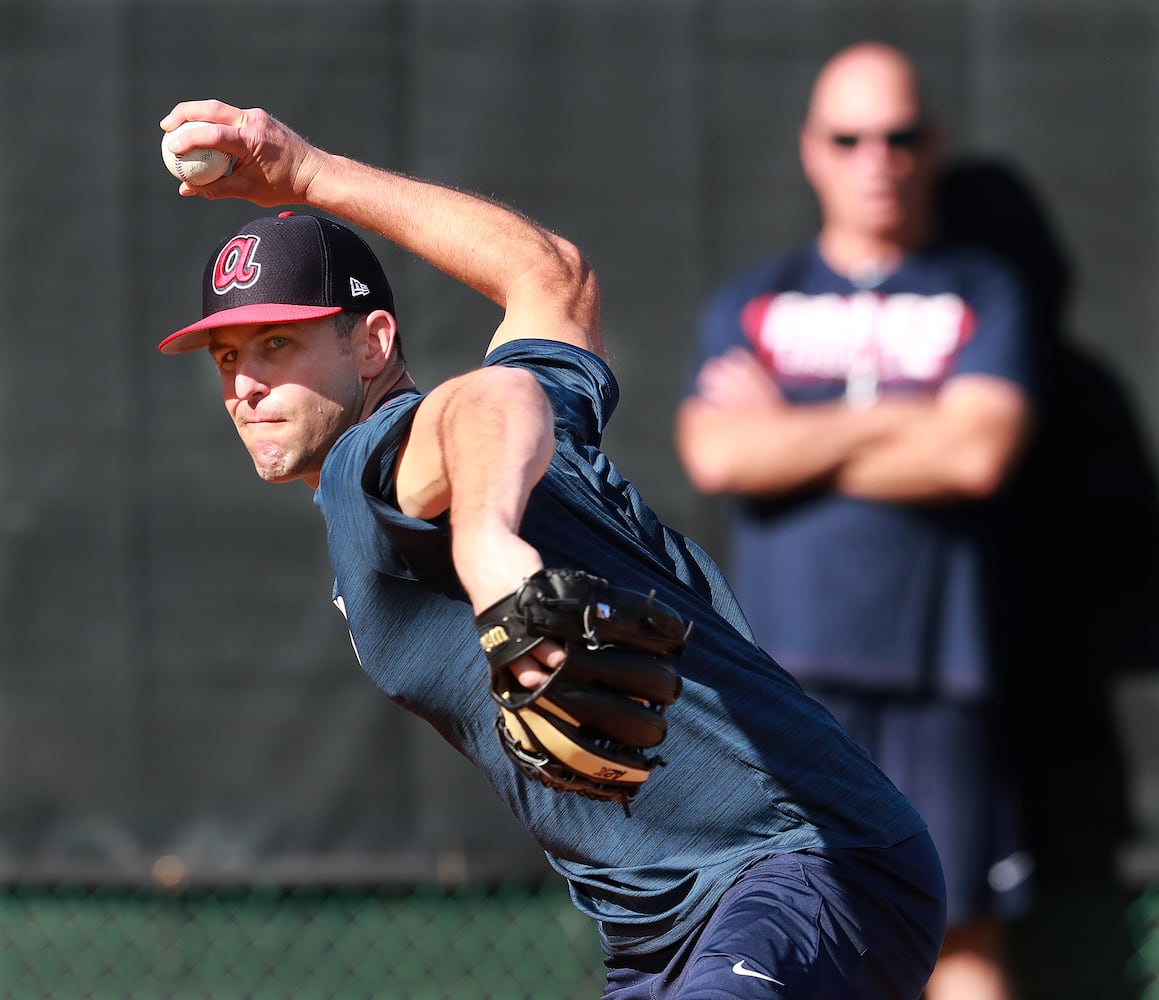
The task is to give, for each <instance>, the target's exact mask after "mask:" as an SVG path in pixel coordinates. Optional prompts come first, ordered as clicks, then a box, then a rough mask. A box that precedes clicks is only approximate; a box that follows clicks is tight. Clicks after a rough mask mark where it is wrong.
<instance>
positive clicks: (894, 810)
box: [315, 340, 924, 953]
mask: <svg viewBox="0 0 1159 1000" xmlns="http://www.w3.org/2000/svg"><path fill="white" fill-rule="evenodd" d="M485 364H488V365H496V364H502V365H511V366H518V367H523V368H526V369H528V370H530V371H532V372H534V373H535V375H536V376H537V378H538V379H539V381H540V382H541V384H542V385H543V387H544V389H545V390H546V392H547V394H548V396H549V398H550V400H551V403H552V406H553V407H554V411H555V427H556V451H555V456H554V458H553V459H552V461H551V465H550V468H549V469H548V471H547V473H546V475H545V476H544V477H543V479H542V480H541V481H540V483H539V484H538V485H537V486H536V487H535V489H534V490H533V492H532V495H531V498H530V502H529V504H528V509H527V513H526V516H525V519H524V523H523V526H522V529H521V533H522V535H523V537H524V538H526V539H527V541H528V542H530V544H532V545H534V546H535V547H536V548H537V549H538V550H539V552H540V553H541V554H542V556H543V559H544V562H545V564H546V565H548V566H561V567H579V568H581V569H585V570H588V571H590V572H593V573H596V574H599V575H600V576H603V577H605V578H607V579H609V580H611V581H613V582H614V583H615V584H616V585H618V586H622V587H631V588H635V589H638V590H649V589H651V588H653V587H654V588H655V589H656V590H657V596H658V598H659V599H660V600H662V601H664V602H665V603H667V604H669V605H671V606H672V607H674V608H675V609H676V610H677V611H679V612H680V613H681V614H682V615H683V616H684V617H685V618H686V619H687V620H690V621H692V622H694V623H695V631H694V633H693V637H692V640H691V642H690V644H689V647H688V651H687V653H686V654H685V655H684V656H683V657H682V658H681V659H680V660H678V661H676V662H677V666H678V667H679V669H680V671H681V673H682V675H683V677H684V693H683V695H682V697H681V698H680V700H679V702H678V703H677V704H676V705H675V706H673V708H671V709H670V710H669V713H668V716H667V718H668V723H669V730H668V738H667V740H666V742H665V743H664V745H663V747H662V752H663V757H664V758H665V760H666V761H667V766H666V767H662V768H658V769H657V770H656V771H654V772H653V774H652V776H651V777H650V778H649V780H648V782H647V783H646V785H645V786H644V788H643V789H642V791H641V792H640V793H639V795H638V796H637V798H636V800H635V801H634V802H633V803H632V807H631V814H630V816H629V815H625V812H624V810H623V808H622V807H621V806H619V805H618V804H616V803H612V802H598V801H593V800H591V799H587V798H583V797H580V796H577V795H569V794H560V793H557V792H553V791H550V790H549V789H547V788H544V787H543V786H541V785H540V784H539V783H538V782H535V781H532V780H529V779H528V778H526V777H525V776H523V775H522V774H520V773H519V772H518V771H517V770H516V769H515V767H514V766H513V765H512V764H511V762H510V761H509V760H508V759H507V757H506V756H505V755H504V753H503V751H502V749H501V747H500V745H499V740H498V737H497V736H496V733H495V726H494V723H495V717H496V709H495V706H494V704H493V703H492V701H491V700H490V696H489V695H488V693H487V677H488V668H487V663H486V660H485V659H484V657H483V655H482V653H481V651H480V648H479V643H478V639H477V635H476V630H475V627H474V619H473V614H472V610H471V607H470V604H469V602H468V601H467V599H466V596H465V594H464V593H463V591H462V589H461V588H460V586H459V584H458V582H457V580H456V578H455V576H454V573H453V571H452V566H451V558H450V548H449V541H448V531H447V524H446V521H445V519H439V520H436V521H434V522H427V521H418V520H414V519H412V518H408V517H405V516H403V515H402V514H401V513H400V512H399V510H398V509H397V507H396V506H395V500H394V495H393V485H392V483H393V474H394V466H395V460H396V456H397V452H398V447H399V443H400V441H401V440H403V438H404V437H405V435H406V433H407V430H408V428H409V426H410V423H411V420H412V419H413V416H414V412H415V409H416V407H417V406H418V404H419V403H420V401H421V399H422V396H421V395H420V394H418V393H417V392H404V393H400V394H397V395H395V396H394V397H392V398H390V399H388V400H387V401H386V403H385V404H384V405H383V406H382V407H381V408H380V409H379V410H378V411H377V412H376V413H375V414H374V415H373V416H372V417H371V418H370V419H368V420H367V421H365V422H364V423H361V424H359V425H357V426H355V427H353V428H351V429H350V430H349V431H347V432H346V433H345V434H344V435H343V436H342V438H341V439H340V440H339V441H338V443H337V444H336V446H335V447H334V448H333V450H332V451H331V453H330V454H329V455H328V456H327V459H326V462H325V464H324V465H323V468H322V476H321V482H320V484H319V488H318V490H317V493H316V497H315V502H316V503H317V505H318V507H319V508H320V509H321V511H322V514H323V516H324V517H325V520H326V527H327V533H328V539H329V548H330V555H331V560H332V562H333V565H334V570H335V573H336V581H335V599H336V601H338V602H339V603H340V606H341V607H343V608H344V612H345V614H346V616H347V620H348V623H349V626H350V631H351V635H352V638H353V640H354V644H355V648H356V649H357V651H358V655H359V659H360V662H361V664H362V667H363V669H364V670H365V671H366V673H367V674H368V675H369V677H370V678H371V679H372V680H373V681H374V683H375V684H377V685H378V686H379V687H380V688H381V689H382V690H383V691H384V692H386V694H387V695H389V696H390V697H391V698H392V699H394V700H395V701H397V702H398V703H400V704H401V705H403V706H404V707H405V708H407V709H408V710H410V711H412V712H414V713H416V714H417V715H419V716H421V717H423V718H424V719H426V720H427V721H429V722H430V723H431V725H433V726H434V727H435V728H436V729H437V730H438V731H439V732H440V733H441V734H442V735H443V736H444V737H445V738H446V739H447V740H448V741H450V743H451V744H452V745H453V746H455V747H456V748H457V749H458V750H459V751H460V752H461V753H463V754H464V755H465V756H466V757H468V758H469V759H470V760H471V761H473V762H474V763H475V764H476V765H477V766H478V767H479V768H480V769H481V770H482V772H483V773H484V774H485V775H486V777H487V779H488V780H489V781H490V783H491V784H492V785H493V786H494V788H495V790H496V792H497V793H498V794H499V796H500V797H501V798H502V799H503V801H504V802H506V803H507V805H508V806H509V807H510V809H511V810H512V812H513V813H514V814H515V815H516V817H518V819H519V820H520V822H522V823H523V825H524V826H525V827H526V828H527V829H528V830H529V831H530V833H531V834H532V836H534V837H535V839H536V840H537V842H538V843H539V844H540V845H541V846H542V847H543V849H544V850H545V851H546V853H547V857H548V860H549V862H550V863H551V864H552V865H553V866H554V867H555V868H556V870H558V871H559V872H560V873H561V874H562V875H564V876H565V877H566V878H567V879H568V881H569V884H570V887H571V893H572V898H573V900H574V902H575V903H576V905H577V907H578V908H579V909H580V910H581V911H582V912H583V913H585V914H587V915H589V916H591V917H592V918H594V919H596V920H599V921H601V927H602V930H603V932H604V935H605V940H606V942H607V943H608V944H609V946H610V947H612V948H613V949H614V950H616V951H620V952H623V953H645V952H649V951H654V950H657V949H660V948H663V947H665V946H667V945H669V944H671V943H673V942H675V941H677V940H679V939H680V938H682V937H683V936H684V935H685V934H687V933H688V932H689V930H691V929H692V927H693V926H694V925H695V924H696V923H697V922H698V921H700V920H701V919H703V918H704V917H705V916H706V915H707V913H708V911H709V910H710V909H711V908H712V906H713V905H714V904H715V903H716V901H717V900H718V899H719V897H720V895H721V893H722V892H723V891H724V890H725V889H726V888H727V887H728V885H729V884H730V883H731V882H732V881H733V880H734V879H735V878H736V877H737V875H738V874H739V873H740V872H741V871H742V870H743V869H744V868H745V867H746V866H748V865H749V864H751V863H752V862H754V861H756V860H757V859H759V858H761V857H764V856H767V855H769V854H771V853H774V852H780V851H791V850H796V849H800V848H807V847H820V846H828V847H837V848H839V847H843V846H887V845H891V844H894V843H897V842H899V841H901V840H904V839H905V838H907V837H909V836H911V835H913V834H914V833H917V832H918V831H920V830H922V829H924V824H923V822H922V820H921V819H920V817H919V816H918V815H917V814H916V813H915V812H914V810H913V808H912V807H911V806H910V805H909V803H908V801H907V800H906V799H905V798H904V797H903V796H902V795H901V794H900V793H899V792H898V791H897V790H896V789H895V788H894V786H893V785H892V784H891V783H890V782H889V781H888V780H887V779H886V778H885V776H884V775H883V774H882V773H881V772H880V771H879V770H878V768H877V767H876V766H875V765H874V764H873V763H872V762H871V761H870V759H869V758H868V756H867V755H866V753H865V752H864V751H863V749H862V748H860V747H859V746H858V745H857V744H855V743H853V742H852V741H851V740H850V739H849V738H848V737H847V736H846V735H845V734H844V732H843V731H842V730H841V729H840V728H839V727H838V726H837V724H836V723H835V722H834V721H833V719H832V718H831V717H830V716H829V714H828V713H827V712H826V711H825V710H824V709H822V708H821V707H820V706H819V705H818V704H817V703H815V702H814V701H812V700H811V699H809V698H808V697H807V696H806V695H805V694H804V693H803V692H802V690H801V689H800V687H799V686H798V685H797V683H796V682H795V681H794V680H793V679H792V678H791V677H789V675H788V674H787V673H785V672H784V671H783V670H782V669H781V668H780V667H778V666H777V664H776V663H774V662H773V661H772V660H771V659H770V658H769V657H768V655H767V654H766V653H764V652H763V651H762V650H761V649H760V648H759V647H758V646H756V645H755V644H754V643H753V642H752V640H751V635H750V633H749V630H748V626H747V625H746V623H745V620H744V618H743V616H742V614H741V612H740V610H739V607H738V605H737V603H736V601H735V599H734V597H733V594H732V592H731V590H730V589H729V587H728V585H727V584H726V582H725V580H724V578H723V577H722V575H721V573H720V571H719V570H718V569H717V567H716V566H715V565H714V564H713V563H712V562H711V560H710V559H709V558H708V557H707V556H706V555H705V553H704V552H703V551H702V550H701V549H699V548H698V547H697V546H696V545H695V544H693V543H692V542H691V541H689V540H688V539H686V538H684V537H682V536H681V535H679V534H677V533H676V532H674V531H671V530H670V529H668V528H666V527H665V526H663V525H662V524H661V523H660V522H659V521H658V520H657V518H656V516H655V514H654V513H653V512H652V511H651V510H650V509H649V508H648V507H647V506H646V505H645V503H644V501H643V500H642V499H641V498H640V496H639V494H638V493H637V491H636V489H635V487H634V486H633V485H632V483H630V482H629V481H628V480H626V479H624V478H623V477H622V476H621V475H620V473H619V472H618V471H617V469H616V468H615V467H614V466H613V464H612V463H611V462H610V461H609V460H608V458H607V457H606V456H604V455H603V454H602V453H601V452H600V451H599V442H600V438H601V435H602V433H603V431H604V428H605V426H606V425H607V422H608V419H609V418H610V417H611V414H612V411H613V409H614V408H615V405H616V402H617V400H618V388H617V385H616V382H615V379H614V376H613V375H612V373H611V371H610V370H609V369H608V367H607V366H606V365H605V364H604V363H603V362H602V361H601V360H600V359H599V358H597V357H596V356H595V355H592V354H590V353H588V352H586V351H583V350H580V349H577V348H573V347H569V346H566V345H561V344H557V343H554V342H551V341H541V340H520V341H515V342H512V343H509V344H506V345H504V346H502V347H500V348H499V349H497V350H496V351H494V352H493V353H492V354H491V355H490V356H489V357H488V358H487V359H486V361H485Z"/></svg>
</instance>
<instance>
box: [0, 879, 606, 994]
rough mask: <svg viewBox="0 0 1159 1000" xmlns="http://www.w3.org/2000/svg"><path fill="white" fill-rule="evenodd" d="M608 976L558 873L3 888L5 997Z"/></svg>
mask: <svg viewBox="0 0 1159 1000" xmlns="http://www.w3.org/2000/svg"><path fill="white" fill-rule="evenodd" d="M603 981H604V975H603V966H602V961H601V957H600V949H599V944H598V941H597V938H596V932H595V927H594V925H593V924H591V922H590V921H588V920H587V919H586V918H584V917H582V916H580V914H579V913H578V912H576V911H575V910H574V909H573V908H572V906H571V903H570V901H569V900H568V897H567V892H566V889H565V888H564V886H563V885H562V884H557V883H554V882H553V883H544V884H542V885H527V884H522V883H510V884H501V885H497V886H493V887H470V888H462V889H452V890H448V889H444V888H438V887H417V888H411V889H407V890H405V891H400V890H394V889H391V890H377V889H368V890H353V889H342V890H320V889H298V890H274V889H269V890H263V889H260V888H254V889H248V890H244V891H241V890H239V891H229V892H222V891H182V892H165V891H162V890H153V889H150V890H130V889H102V888H95V889H78V888H58V889H43V888H13V889H9V890H7V891H5V892H3V893H0V998H3V1000H40V998H46V1000H47V998H51V1000H82V998H84V1000H126V998H132V1000H162V998H163V1000H210V998H212V1000H242V998H245V1000H324V998H325V1000H360V998H375V1000H393V998H400V1000H441V998H450V997H454V998H456V1000H487V998H491V997H495V998H500V997H502V998H504V1000H519V998H532V997H535V998H552V1000H595V998H597V997H599V995H600V993H601V991H602V988H603Z"/></svg>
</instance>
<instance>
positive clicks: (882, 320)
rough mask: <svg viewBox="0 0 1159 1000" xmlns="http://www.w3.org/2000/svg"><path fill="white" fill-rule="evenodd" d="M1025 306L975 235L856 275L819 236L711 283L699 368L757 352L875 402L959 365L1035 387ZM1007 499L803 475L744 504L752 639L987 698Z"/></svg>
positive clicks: (826, 387) (860, 400) (784, 658)
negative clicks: (899, 495)
mask: <svg viewBox="0 0 1159 1000" xmlns="http://www.w3.org/2000/svg"><path fill="white" fill-rule="evenodd" d="M1026 310H1027V304H1026V301H1025V298H1024V294H1023V292H1022V290H1021V286H1020V285H1019V284H1018V282H1017V280H1016V278H1015V277H1014V276H1013V275H1012V273H1011V272H1010V270H1009V269H1008V268H1007V267H1005V265H1003V264H1001V263H999V262H998V261H997V259H996V258H993V257H991V256H989V255H988V254H986V253H985V252H983V251H980V250H974V249H971V248H966V247H962V246H948V245H947V246H934V247H931V248H929V249H927V250H924V251H921V252H917V253H914V254H912V255H910V256H908V257H906V258H905V259H904V261H903V262H902V264H901V265H900V266H899V267H898V268H897V269H896V270H894V271H893V272H891V273H890V274H888V275H886V276H884V277H883V278H882V279H881V280H880V281H878V282H877V283H876V284H870V283H868V282H867V283H865V284H862V285H856V284H854V283H853V282H851V281H850V280H849V279H847V278H844V277H842V276H840V275H838V274H836V273H835V272H834V271H833V270H831V269H830V268H829V266H828V265H827V264H826V263H825V261H824V259H823V258H822V256H821V254H820V253H819V251H818V249H817V246H816V244H815V243H813V244H810V245H808V246H806V247H804V248H802V249H801V250H799V251H798V252H796V253H794V254H792V255H789V256H787V257H779V258H776V259H774V260H770V261H766V262H764V263H763V264H761V265H760V266H758V267H755V268H752V269H750V270H748V271H746V272H745V273H743V274H742V275H740V276H739V277H736V278H734V279H732V280H730V281H728V282H727V283H726V284H724V285H723V286H721V287H720V288H719V289H718V290H717V291H716V292H715V293H714V295H713V296H712V297H711V298H710V300H709V302H708V304H707V305H706V307H705V310H704V313H703V315H702V322H701V337H700V352H699V358H698V364H697V367H698V368H699V365H700V364H701V363H703V362H704V361H705V360H706V359H707V358H709V357H712V356H715V355H719V354H721V353H723V352H725V351H726V350H728V349H729V348H732V347H744V348H747V349H749V350H751V351H753V352H754V354H755V355H756V356H757V357H758V358H759V359H760V361H761V363H762V365H763V366H764V368H765V370H766V371H767V372H768V373H769V375H770V376H771V377H772V378H773V379H774V380H775V382H776V384H777V385H778V387H779V388H780V391H781V393H782V394H783V396H784V397H785V399H786V400H787V401H789V402H791V403H818V402H828V401H833V400H840V399H844V400H846V401H847V402H848V403H849V404H850V405H852V406H863V405H869V404H871V403H872V401H873V400H874V399H876V398H879V397H880V396H882V395H885V394H889V393H903V392H926V393H928V392H932V391H935V390H936V389H937V388H938V387H939V386H941V385H942V384H943V383H944V382H945V381H946V380H948V379H951V378H953V377H954V376H957V375H963V374H985V375H992V376H997V377H999V378H1003V379H1007V380H1009V381H1011V382H1012V383H1014V384H1016V385H1018V386H1020V387H1021V388H1022V389H1024V390H1025V391H1026V392H1027V393H1029V394H1031V395H1033V393H1034V391H1035V386H1034V377H1035V371H1036V367H1037V362H1036V357H1035V345H1033V344H1032V343H1030V340H1029V335H1028V333H1027V331H1028V329H1029V327H1028V324H1027V322H1026ZM1004 530H1005V520H1004V516H1003V504H1002V502H1001V500H1000V499H999V500H995V501H987V502H970V503H961V504H950V505H919V504H905V503H894V502H878V501H872V500H861V499H855V498H853V497H849V496H846V495H843V494H841V493H838V492H835V491H832V490H826V489H817V490H807V489H806V490H802V491H799V492H798V493H796V494H794V495H792V496H788V497H782V498H777V499H770V500H759V499H746V500H742V501H739V502H738V504H737V509H736V516H735V518H734V520H733V527H732V533H731V543H730V546H731V547H730V553H729V559H728V568H729V576H730V580H731V582H732V583H733V586H734V588H735V590H736V593H737V596H738V598H739V599H740V602H741V606H742V607H743V608H744V610H745V613H746V615H747V616H748V618H749V621H750V623H751V625H752V627H753V631H754V633H755V634H756V637H757V640H758V641H759V642H760V643H761V645H762V646H764V647H765V649H767V650H768V651H769V652H770V653H771V654H772V655H773V657H774V658H775V659H777V660H778V661H779V662H781V663H782V664H784V665H785V666H786V667H788V668H789V669H790V670H792V672H793V673H794V674H795V675H796V676H797V677H798V678H800V679H801V680H803V681H806V682H810V683H836V684H850V683H852V684H855V685H857V686H864V687H866V688H867V689H870V690H872V689H879V690H889V691H894V692H898V691H900V692H910V691H912V692H913V693H915V694H917V693H926V694H942V695H947V696H951V697H965V698H976V697H986V696H987V695H989V694H990V693H991V692H992V689H993V682H994V680H995V678H996V677H997V676H998V673H999V671H1000V670H1001V665H1000V664H999V663H998V662H997V661H996V657H997V656H998V655H999V653H998V649H999V648H1000V647H1001V645H1002V644H1001V643H997V642H995V641H994V640H995V637H997V636H999V635H1001V633H1002V630H1003V628H1004V625H1003V622H1002V618H1001V616H1002V611H1003V608H1002V605H1003V600H1002V590H1001V588H1002V584H1003V580H1004V577H1005V571H1004V569H1003V566H1002V559H1003V557H1004V552H1005V547H1006V546H1005V542H1004V538H1003V532H1004Z"/></svg>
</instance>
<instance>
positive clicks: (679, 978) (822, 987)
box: [604, 833, 945, 1000]
mask: <svg viewBox="0 0 1159 1000" xmlns="http://www.w3.org/2000/svg"><path fill="white" fill-rule="evenodd" d="M944 888H945V887H944V884H943V882H942V874H941V868H940V866H939V863H938V856H937V852H936V850H935V849H934V846H933V841H932V840H931V839H930V837H929V835H928V834H926V833H921V834H918V835H917V836H914V837H910V838H909V839H908V840H906V841H903V842H902V843H901V844H898V845H896V846H894V847H889V848H845V849H839V848H835V849H831V850H819V851H799V852H795V853H789V854H777V855H771V856H770V857H768V858H765V859H764V860H762V861H760V862H758V863H757V864H755V865H753V866H752V867H750V868H748V869H747V870H746V871H745V872H744V873H743V874H742V875H741V876H740V878H739V879H737V881H736V882H735V883H734V884H733V885H732V886H731V887H730V888H729V890H728V891H727V892H726V893H725V894H724V895H723V896H722V897H721V900H720V902H719V903H718V904H717V906H716V908H715V909H714V910H713V911H712V914H711V915H710V916H709V918H708V919H707V920H706V921H705V922H704V924H703V925H701V927H699V928H698V929H697V930H696V931H695V932H694V933H693V934H691V935H689V937H688V938H686V939H685V940H684V941H683V942H682V943H680V944H679V945H676V946H675V947H673V948H669V949H667V950H666V951H663V952H660V953H658V954H656V955H649V956H644V957H642V958H641V957H635V958H625V959H619V960H617V959H608V960H607V962H606V964H607V966H608V970H609V971H608V986H607V989H606V991H605V992H604V1000H677V998H679V1000H738V998H746V997H752V998H762V1000H773V998H777V997H781V998H790V997H791V998H793V1000H800V998H808V997H825V998H826V1000H917V998H918V997H920V996H921V993H922V990H923V989H924V987H925V984H926V980H927V979H928V978H929V975H930V972H931V971H932V970H933V967H934V963H935V962H936V961H937V957H938V951H939V949H940V948H941V943H942V934H943V931H944V929H945V896H944Z"/></svg>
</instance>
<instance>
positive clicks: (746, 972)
mask: <svg viewBox="0 0 1159 1000" xmlns="http://www.w3.org/2000/svg"><path fill="white" fill-rule="evenodd" d="M744 963H745V960H744V959H743V958H742V959H741V960H740V961H739V962H737V963H736V965H734V966H733V967H732V971H733V972H735V973H736V974H737V975H738V976H752V977H753V979H764V980H767V981H768V982H770V983H776V984H777V985H778V986H784V985H785V984H784V983H782V982H781V981H780V980H779V979H774V978H773V977H772V976H766V975H765V974H764V973H763V972H757V971H756V970H754V969H746V968H745V967H744Z"/></svg>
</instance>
